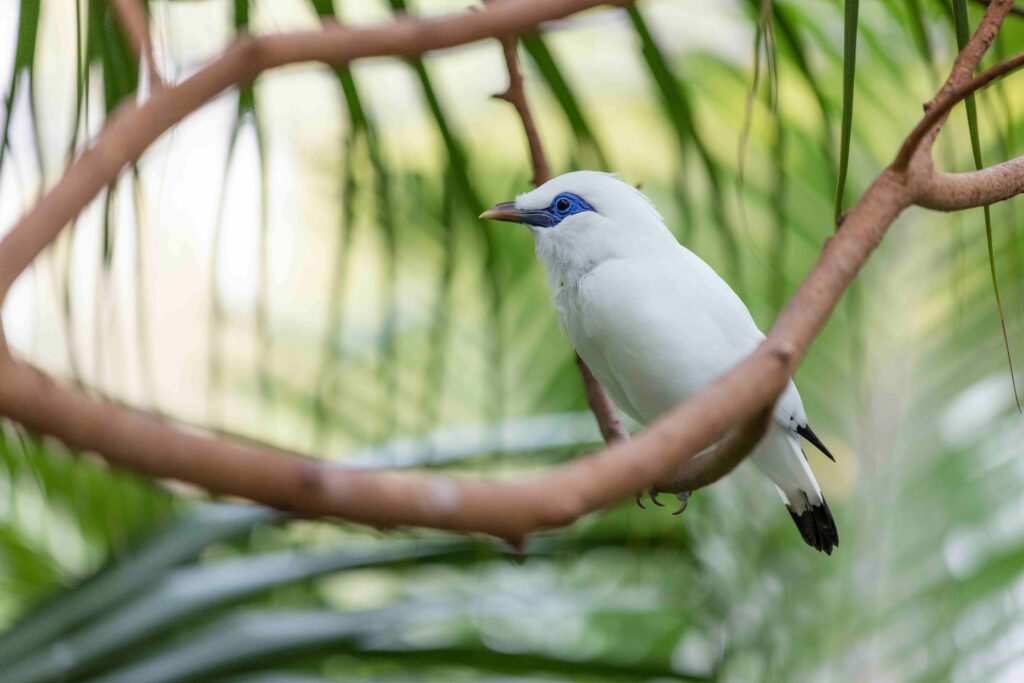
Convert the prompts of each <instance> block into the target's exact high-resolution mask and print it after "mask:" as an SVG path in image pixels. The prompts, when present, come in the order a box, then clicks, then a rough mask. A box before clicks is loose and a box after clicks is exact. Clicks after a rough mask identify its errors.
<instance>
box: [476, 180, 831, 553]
mask: <svg viewBox="0 0 1024 683" xmlns="http://www.w3.org/2000/svg"><path fill="white" fill-rule="evenodd" d="M482 217H485V218H494V219H497V220H507V221H515V222H520V223H524V224H525V225H527V226H528V227H530V229H531V230H532V232H533V234H534V237H535V241H536V247H537V255H538V256H539V257H540V260H541V261H542V262H543V263H544V265H545V267H546V268H547V272H548V277H549V279H550V281H551V284H552V287H553V289H554V296H553V301H554V305H555V308H556V309H557V311H558V317H559V320H560V321H561V323H562V325H563V327H564V328H565V331H566V333H567V334H568V336H569V339H570V340H571V341H572V344H573V346H574V347H575V349H576V351H577V353H579V355H580V357H581V358H583V360H584V361H585V362H586V363H587V365H588V366H589V367H590V369H591V371H593V373H594V376H595V377H596V378H597V379H598V381H600V382H601V384H602V385H603V386H604V387H605V389H606V390H607V391H608V393H609V394H610V395H611V397H612V399H613V400H614V401H615V403H616V405H617V406H618V407H619V408H620V409H621V410H623V411H625V412H626V413H627V414H628V415H629V416H630V417H632V418H633V419H635V420H637V421H638V422H640V423H643V424H647V423H649V422H652V421H653V420H655V419H656V418H658V417H659V416H660V415H662V414H663V413H665V412H667V411H669V410H671V409H672V408H673V407H675V406H676V405H677V404H678V403H679V402H680V401H682V400H684V399H686V398H689V397H690V396H692V395H694V394H695V393H696V392H698V391H700V390H701V389H702V388H703V387H705V386H706V385H707V384H708V383H710V382H711V381H712V380H714V379H715V378H717V377H719V376H720V375H722V374H723V373H724V372H725V371H727V370H729V369H730V368H731V367H733V366H734V365H735V364H736V363H738V362H739V361H740V360H741V359H742V358H743V357H745V356H746V355H748V354H749V353H750V352H752V351H753V350H754V349H755V348H756V347H757V345H758V344H759V343H760V342H761V340H762V339H764V335H763V334H762V333H761V331H760V330H759V329H758V328H757V325H756V324H755V323H754V320H753V318H751V316H750V312H749V311H748V310H747V307H746V306H745V305H744V304H743V302H742V301H741V300H740V298H739V297H738V296H737V295H736V293H735V292H733V290H732V289H731V288H730V287H729V285H728V284H726V282H725V281H724V280H722V278H720V277H719V276H718V274H717V273H715V271H714V270H713V269H712V268H711V267H710V266H709V265H707V264H706V263H705V262H704V261H702V260H701V259H700V258H699V257H698V256H696V255H695V254H694V253H692V252H691V251H689V250H688V249H686V248H685V247H683V246H682V245H680V244H679V243H678V242H677V241H676V239H675V237H674V236H673V235H672V233H671V232H669V230H668V228H666V227H665V224H664V222H663V220H662V218H661V215H660V214H659V213H658V211H657V209H655V208H654V206H653V205H652V204H651V202H650V201H649V200H648V199H647V198H646V197H645V196H644V195H643V194H642V193H640V191H639V190H637V189H635V188H633V187H631V186H629V185H627V184H626V183H623V182H622V181H620V180H619V179H618V178H616V177H615V176H613V175H609V174H605V173H597V172H593V171H577V172H574V173H567V174H565V175H562V176H559V177H558V178H554V179H553V180H551V181H549V182H547V183H545V184H544V185H542V186H541V187H539V188H537V189H536V190H533V191H532V192H528V193H526V194H523V195H520V196H519V197H517V198H516V200H515V202H508V203H505V204H499V205H496V206H495V207H494V208H492V209H491V210H489V211H488V212H485V213H484V215H483V216H482ZM798 432H799V433H798ZM800 434H803V435H804V436H805V437H807V438H808V439H809V440H810V441H811V442H812V443H814V444H815V445H816V446H818V447H819V448H821V449H822V450H823V451H824V452H825V453H826V454H827V453H828V451H827V450H826V449H825V448H824V446H822V445H821V443H820V441H818V440H817V437H815V436H814V433H813V432H812V431H810V428H809V427H808V425H807V415H806V413H805V412H804V407H803V403H802V402H801V400H800V394H799V392H798V391H797V389H796V385H795V384H793V382H790V383H789V386H788V387H787V388H786V391H785V392H784V393H783V394H782V396H781V397H780V399H779V401H778V403H777V404H776V406H775V411H774V420H773V421H772V424H771V426H770V427H769V429H768V432H767V434H766V435H765V437H764V438H763V439H762V441H761V443H760V444H759V445H758V446H757V448H756V449H755V450H754V452H753V453H752V454H751V456H750V457H751V460H753V462H754V464H755V465H756V466H757V467H758V469H759V470H760V471H761V472H762V473H764V474H765V476H767V477H768V478H769V479H771V480H772V482H774V483H775V485H776V487H778V490H779V492H780V494H781V495H782V498H783V501H784V502H785V503H786V504H787V506H788V507H789V509H790V512H791V514H792V515H793V519H794V521H795V522H796V524H797V527H798V528H799V529H800V532H801V535H802V536H803V538H804V540H805V541H807V543H808V544H810V545H812V546H814V547H815V548H818V549H819V550H822V551H824V552H827V553H831V551H832V547H833V546H835V545H838V543H839V539H838V534H837V532H836V528H835V524H834V522H833V520H832V515H831V513H830V512H829V510H828V505H827V504H826V502H825V499H824V498H823V497H822V494H821V489H820V488H819V486H818V483H817V482H816V481H815V479H814V474H813V473H812V472H811V469H810V467H808V464H807V460H806V458H805V456H804V454H803V452H802V450H801V448H800ZM829 457H831V456H829Z"/></svg>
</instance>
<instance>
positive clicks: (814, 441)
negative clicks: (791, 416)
mask: <svg viewBox="0 0 1024 683" xmlns="http://www.w3.org/2000/svg"><path fill="white" fill-rule="evenodd" d="M796 433H797V434H799V435H800V436H802V437H804V438H805V439H807V441H809V442H810V444H811V445H812V446H814V447H815V448H817V449H818V450H819V451H821V452H822V453H824V454H825V457H826V458H828V459H829V460H831V461H832V462H835V461H836V459H835V457H833V455H832V454H831V453H830V452H829V450H828V449H827V448H825V444H823V443H822V442H821V439H819V438H818V435H817V434H815V433H814V430H813V429H811V425H809V424H806V425H803V426H801V427H797V428H796Z"/></svg>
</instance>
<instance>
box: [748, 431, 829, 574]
mask: <svg viewBox="0 0 1024 683" xmlns="http://www.w3.org/2000/svg"><path fill="white" fill-rule="evenodd" d="M751 459H752V460H753V462H754V464H755V465H757V467H758V469H760V470H761V471H762V472H763V473H764V474H765V475H766V476H767V477H768V478H769V479H771V480H772V481H773V482H774V483H775V488H776V489H778V491H779V496H780V497H781V498H782V502H784V503H785V504H786V508H787V509H788V510H789V514H790V516H791V517H792V518H793V522H794V523H795V524H796V528H797V530H799V532H800V536H801V537H803V539H804V541H805V542H806V543H807V545H809V546H811V547H812V548H814V549H816V550H820V551H821V552H823V553H826V554H828V555H831V554H832V549H833V548H835V547H836V546H837V545H839V532H838V530H837V529H836V523H835V520H834V519H832V512H831V511H830V510H829V509H828V503H826V502H825V497H824V496H822V495H821V487H819V486H818V482H817V481H815V479H814V473H813V472H811V468H810V465H808V463H807V458H806V457H805V456H804V453H803V450H802V449H801V448H800V442H799V441H797V438H796V436H795V435H794V434H792V433H790V432H788V431H787V430H786V429H785V428H784V427H782V426H781V425H778V424H777V423H776V424H772V425H770V426H769V428H768V434H766V435H765V437H764V439H763V440H762V441H761V443H760V444H758V446H757V448H756V449H755V451H754V453H753V454H752V455H751Z"/></svg>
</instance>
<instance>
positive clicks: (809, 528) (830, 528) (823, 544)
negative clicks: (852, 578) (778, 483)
mask: <svg viewBox="0 0 1024 683" xmlns="http://www.w3.org/2000/svg"><path fill="white" fill-rule="evenodd" d="M804 499H805V500H807V497H806V496H804ZM786 509H787V510H789V516H790V517H792V518H793V522H794V523H795V524H796V528H797V530H799V531H800V536H802V537H803V539H804V542H805V543H806V544H807V545H809V546H811V547H812V548H814V549H815V550H820V551H821V552H823V553H825V554H826V555H831V554H832V548H834V547H836V546H837V545H839V529H837V528H836V521H835V520H834V519H833V518H832V511H831V510H829V509H828V503H827V502H825V497H824V496H822V497H821V503H820V504H817V505H815V504H814V503H812V502H811V501H810V500H807V506H806V507H805V508H804V510H803V512H800V513H797V512H794V511H793V506H792V505H786Z"/></svg>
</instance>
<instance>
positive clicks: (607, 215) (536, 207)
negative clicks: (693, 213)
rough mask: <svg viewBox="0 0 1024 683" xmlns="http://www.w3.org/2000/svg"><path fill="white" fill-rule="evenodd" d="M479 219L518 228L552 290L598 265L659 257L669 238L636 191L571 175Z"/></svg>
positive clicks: (614, 181) (610, 180) (610, 178)
mask: <svg viewBox="0 0 1024 683" xmlns="http://www.w3.org/2000/svg"><path fill="white" fill-rule="evenodd" d="M480 218H488V219H491V220H498V221H507V222H511V223H521V224H523V225H525V226H526V227H527V228H529V229H530V231H531V232H532V233H533V237H534V241H535V243H536V247H537V255H538V256H539V257H540V260H541V261H542V262H543V263H544V265H545V266H546V267H547V270H548V276H549V278H550V279H551V281H552V282H553V283H555V284H559V283H565V282H570V281H575V280H578V279H579V277H582V276H583V275H585V274H586V273H587V272H589V271H590V270H592V269H593V268H596V267H597V266H598V265H600V264H601V263H602V262H603V261H605V260H608V259H613V258H643V257H647V256H651V257H654V256H657V255H658V254H659V253H663V252H664V249H665V248H666V245H667V244H668V242H667V241H668V240H671V241H672V242H673V243H674V242H675V238H674V237H673V236H672V234H671V233H670V232H669V231H668V229H667V228H666V227H665V224H664V222H663V221H662V218H661V215H660V214H659V213H658V210H657V209H655V208H654V205H653V204H652V203H651V201H650V200H649V199H648V198H647V197H645V196H644V195H643V194H642V193H641V192H640V191H639V190H638V189H636V188H635V187H633V186H632V185H629V184H627V183H624V182H622V181H621V180H619V178H618V176H616V175H614V174H610V173H600V172H598V171H574V172H572V173H566V174H564V175H560V176H558V177H557V178H552V179H551V180H549V181H548V182H546V183H544V184H543V185H541V186H540V187H538V188H537V189H535V190H533V191H531V192H526V193H524V194H521V195H519V196H518V197H516V199H515V201H511V202H502V203H500V204H495V205H494V206H492V207H491V208H490V209H488V210H487V211H484V212H483V213H482V214H481V215H480Z"/></svg>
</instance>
